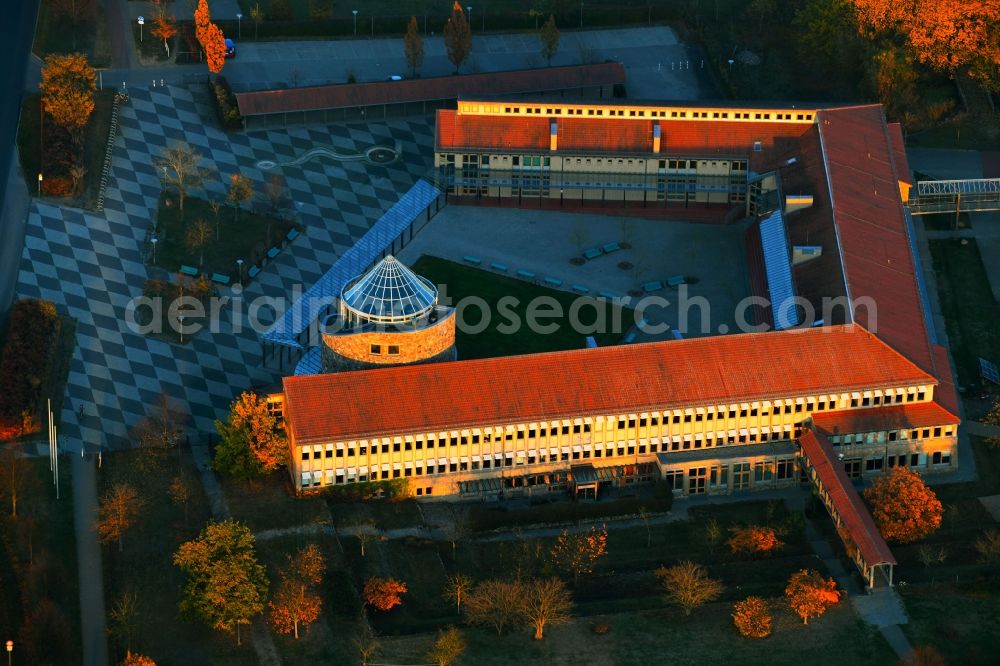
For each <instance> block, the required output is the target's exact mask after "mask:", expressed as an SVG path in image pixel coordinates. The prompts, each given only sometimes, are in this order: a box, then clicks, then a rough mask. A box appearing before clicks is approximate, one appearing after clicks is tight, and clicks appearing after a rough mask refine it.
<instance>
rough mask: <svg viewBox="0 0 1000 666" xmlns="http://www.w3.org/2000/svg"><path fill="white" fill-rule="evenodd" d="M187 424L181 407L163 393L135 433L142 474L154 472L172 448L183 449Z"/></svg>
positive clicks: (133, 434)
mask: <svg viewBox="0 0 1000 666" xmlns="http://www.w3.org/2000/svg"><path fill="white" fill-rule="evenodd" d="M183 423H184V412H183V411H182V409H181V407H180V406H178V405H177V403H176V402H174V401H173V400H172V399H171V398H170V396H169V395H167V393H166V392H163V391H161V392H160V394H159V395H158V396H157V398H156V401H155V403H154V404H153V405H151V406H150V407H149V408H148V411H147V413H146V416H145V417H143V419H142V420H141V421H139V423H138V424H137V425H136V426H135V427H134V428H133V429H132V432H131V439H132V442H133V443H134V444H135V445H136V448H138V449H139V450H140V455H139V457H138V459H137V462H136V466H137V467H138V468H139V470H140V471H141V472H143V473H152V472H153V471H154V470H156V469H157V468H158V467H159V466H160V464H161V463H162V462H163V458H164V456H165V455H166V454H167V453H168V452H169V451H170V450H171V449H174V448H175V447H178V446H180V440H181V431H182V427H183Z"/></svg>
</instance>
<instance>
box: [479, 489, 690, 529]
mask: <svg viewBox="0 0 1000 666" xmlns="http://www.w3.org/2000/svg"><path fill="white" fill-rule="evenodd" d="M672 505H673V497H672V496H671V495H667V496H666V497H657V498H653V499H642V498H638V497H629V498H625V499H618V500H611V501H598V502H563V501H560V502H554V503H552V504H540V505H534V506H531V507H530V508H527V509H511V510H505V509H503V508H485V507H471V508H470V509H469V514H470V519H471V521H470V522H471V523H472V528H473V530H475V531H477V532H484V531H488V530H495V529H500V528H509V527H517V526H525V525H542V524H552V523H573V522H576V521H579V520H598V519H601V518H612V517H618V516H636V515H639V510H640V509H641V508H645V509H646V510H647V511H648V512H649V513H664V512H666V511H669V510H670V507H671V506H672Z"/></svg>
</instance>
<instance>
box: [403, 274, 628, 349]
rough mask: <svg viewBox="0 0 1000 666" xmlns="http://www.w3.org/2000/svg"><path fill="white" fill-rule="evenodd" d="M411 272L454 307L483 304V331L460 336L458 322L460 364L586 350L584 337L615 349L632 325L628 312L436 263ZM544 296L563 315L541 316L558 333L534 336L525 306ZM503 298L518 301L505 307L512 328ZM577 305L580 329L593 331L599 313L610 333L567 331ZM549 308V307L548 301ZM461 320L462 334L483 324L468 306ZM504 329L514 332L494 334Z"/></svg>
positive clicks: (475, 309)
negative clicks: (472, 301) (470, 302)
mask: <svg viewBox="0 0 1000 666" xmlns="http://www.w3.org/2000/svg"><path fill="white" fill-rule="evenodd" d="M411 268H412V269H413V271H414V272H416V273H417V274H418V275H421V276H423V277H425V278H427V279H428V280H430V281H431V282H433V283H434V284H437V285H438V286H439V288H440V289H441V292H442V294H446V295H447V297H448V300H449V301H450V303H451V304H452V305H456V304H459V303H460V302H461V300H462V299H464V298H471V297H476V298H478V299H482V301H485V302H486V304H487V306H488V309H489V313H490V315H489V316H490V319H489V321H488V322H486V323H487V324H488V325H487V326H486V328H485V330H483V331H482V332H478V333H476V332H471V331H462V330H461V329H462V328H463V327H462V325H461V321H462V320H461V319H460V320H459V330H458V331H457V333H456V345H457V347H458V357H459V358H461V359H469V358H486V357H491V356H509V355H512V354H529V353H534V352H546V351H557V350H563V349H581V348H583V347H584V346H585V345H586V337H587V335H594V337H595V338H596V340H597V344H598V345H599V346H601V347H605V346H609V345H613V344H616V343H618V342H619V341H620V340H621V338H622V335H623V334H624V333H625V332H626V331H627V330H628V329H629V328H631V326H632V325H633V324H634V323H635V317H634V313H633V311H632V310H631V309H628V308H622V307H619V306H615V305H611V304H610V303H607V302H605V301H599V300H595V299H593V298H590V297H586V296H579V295H576V294H571V293H569V292H565V291H558V290H555V289H548V288H545V287H540V286H538V285H534V284H531V283H529V282H525V281H523V280H515V279H513V278H509V277H504V276H502V275H497V274H495V273H491V272H489V271H484V270H481V269H478V268H471V267H469V266H463V265H461V264H457V263H455V262H452V261H447V260H445V259H439V258H437V257H431V256H426V255H425V256H422V257H420V259H418V260H417V261H416V262H415V263H414V264H413V266H412V267H411ZM543 296H544V297H548V298H549V299H554V301H555V303H557V304H558V308H556V307H554V306H553V309H554V310H559V311H561V316H558V317H556V316H552V317H548V316H545V315H542V314H540V316H538V323H539V324H542V325H544V326H549V325H550V324H553V323H554V324H556V325H557V328H556V330H555V331H554V332H551V333H536V332H534V331H532V330H531V329H530V328H529V326H528V325H527V324H526V322H525V313H526V312H527V310H528V304H529V303H530V302H532V301H533V300H534V299H538V298H540V297H543ZM505 297H506V298H508V299H509V298H511V297H513V298H515V299H517V300H516V301H509V300H508V301H505V303H507V302H511V303H514V305H513V306H512V307H510V308H509V312H512V313H514V314H515V315H516V317H517V320H518V322H519V325H515V326H510V322H511V321H513V318H512V317H510V316H508V308H507V307H506V305H505V306H503V307H498V304H499V303H500V300H501V299H502V298H505ZM578 300H579V301H582V302H586V303H587V305H586V306H584V307H582V308H581V310H580V312H579V319H580V320H581V321H580V323H582V324H583V325H584V326H593V324H594V322H595V319H596V317H597V312H598V311H600V312H603V313H604V319H605V321H607V322H608V326H607V327H606V328H607V329H609V330H607V331H606V332H603V333H591V332H590V331H589V330H588V331H587V332H585V333H584V332H581V333H577V332H575V331H573V330H572V329H571V327H570V322H571V319H570V317H569V311H570V305H571V304H572V303H574V301H578ZM548 302H549V303H552V301H548ZM548 311H549V305H545V308H544V310H541V312H548ZM462 314H463V313H462V311H461V310H460V312H459V313H458V315H459V316H460V317H462ZM464 320H465V326H464V328H466V329H470V328H472V329H473V330H475V329H478V328H481V325H482V324H483V314H482V310H481V308H480V307H477V306H476V305H471V306H470V307H469V308H468V309H467V311H466V312H465V315H464ZM614 323H618V324H620V326H619V327H618V328H617V330H616V329H615V327H614V326H613V324H614ZM504 327H507V328H513V329H515V330H513V332H505V331H501V330H498V329H503V328H504Z"/></svg>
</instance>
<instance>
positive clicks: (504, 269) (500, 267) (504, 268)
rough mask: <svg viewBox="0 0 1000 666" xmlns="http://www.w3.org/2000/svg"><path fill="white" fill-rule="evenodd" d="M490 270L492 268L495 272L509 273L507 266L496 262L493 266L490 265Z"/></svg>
mask: <svg viewBox="0 0 1000 666" xmlns="http://www.w3.org/2000/svg"><path fill="white" fill-rule="evenodd" d="M490 268H492V269H493V270H495V271H500V272H501V273H506V272H507V264H498V263H497V262H495V261H494V262H493V263H492V264H490Z"/></svg>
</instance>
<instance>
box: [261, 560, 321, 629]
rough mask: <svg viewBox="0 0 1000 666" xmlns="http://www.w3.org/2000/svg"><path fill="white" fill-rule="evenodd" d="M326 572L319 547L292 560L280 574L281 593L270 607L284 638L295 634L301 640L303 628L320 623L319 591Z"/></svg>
mask: <svg viewBox="0 0 1000 666" xmlns="http://www.w3.org/2000/svg"><path fill="white" fill-rule="evenodd" d="M325 568H326V562H325V560H324V559H323V554H322V553H321V552H320V550H319V548H318V547H317V546H316V545H315V544H309V545H308V546H306V547H305V548H302V549H300V550H299V551H298V552H297V553H295V555H289V556H288V562H287V564H286V565H285V566H284V567H282V569H281V570H280V571H279V572H278V575H279V576H280V577H281V585H280V587H279V588H278V593H277V594H276V595H275V597H274V599H273V600H271V602H270V604H268V607H269V610H270V613H269V617H268V619H269V620H270V621H271V626H273V627H274V628H275V629H276V630H277V631H279V632H281V633H283V634H291V633H293V634H295V639H296V640H298V638H299V625H300V624H305V625H309V624H312V623H313V622H315V621H316V618H318V617H319V611H320V608H321V607H322V606H323V600H322V598H321V597H320V596H319V594H317V593H316V588H317V587H319V585H320V584H321V583H322V582H323V570H324V569H325Z"/></svg>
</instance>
